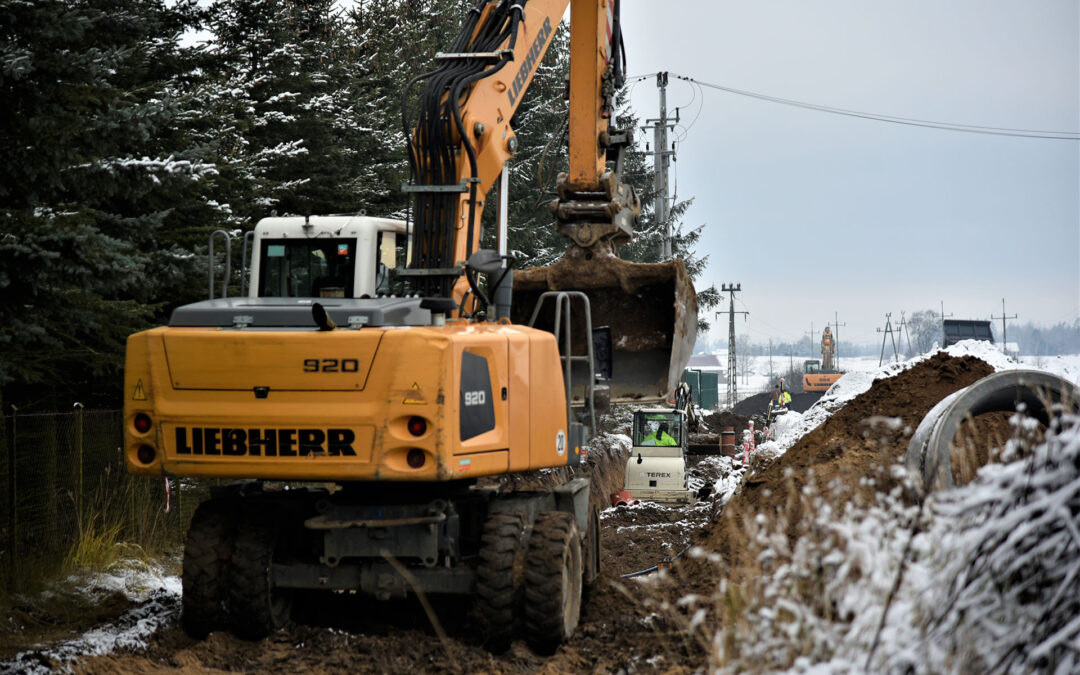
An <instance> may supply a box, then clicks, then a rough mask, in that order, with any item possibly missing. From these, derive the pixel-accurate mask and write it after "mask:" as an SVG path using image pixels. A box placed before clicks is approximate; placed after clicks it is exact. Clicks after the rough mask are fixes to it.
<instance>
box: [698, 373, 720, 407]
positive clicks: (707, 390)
mask: <svg viewBox="0 0 1080 675" xmlns="http://www.w3.org/2000/svg"><path fill="white" fill-rule="evenodd" d="M700 380H701V403H700V404H699V405H700V406H701V407H702V408H705V409H710V410H711V409H713V408H716V407H717V406H719V405H720V373H715V372H714V373H708V372H702V373H701V378H700Z"/></svg>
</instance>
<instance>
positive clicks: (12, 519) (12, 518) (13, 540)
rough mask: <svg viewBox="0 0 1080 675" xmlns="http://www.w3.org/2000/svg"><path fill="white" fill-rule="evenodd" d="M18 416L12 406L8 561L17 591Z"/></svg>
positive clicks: (10, 580)
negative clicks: (16, 449) (9, 558)
mask: <svg viewBox="0 0 1080 675" xmlns="http://www.w3.org/2000/svg"><path fill="white" fill-rule="evenodd" d="M18 417H19V409H18V408H16V407H15V406H14V405H13V406H11V436H10V442H9V443H8V554H9V555H10V556H11V560H10V561H9V563H8V590H9V591H11V592H14V591H15V563H16V561H17V560H18V559H19V552H18V551H17V550H16V546H18V541H19V539H18V536H17V535H16V532H15V528H17V527H18V525H19V520H18V517H17V516H16V515H15V504H16V499H15V490H16V485H15V477H16V476H17V475H18V472H17V471H16V468H15V454H16V452H15V427H16V420H17V419H18Z"/></svg>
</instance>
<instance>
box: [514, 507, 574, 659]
mask: <svg viewBox="0 0 1080 675" xmlns="http://www.w3.org/2000/svg"><path fill="white" fill-rule="evenodd" d="M581 582H582V560H581V539H580V537H579V536H578V528H577V521H575V520H574V516H573V514H570V513H565V512H562V511H544V512H543V513H541V514H539V515H538V516H537V517H536V522H535V523H534V524H533V530H532V534H531V535H530V536H529V553H528V559H527V560H526V563H525V629H526V630H525V634H526V639H527V641H528V643H529V646H530V647H532V649H533V651H535V652H536V653H538V654H552V653H554V652H555V650H556V649H558V647H559V645H560V644H562V643H563V642H565V641H566V640H567V639H569V637H570V636H571V635H573V634H574V629H575V628H577V624H578V619H579V618H581V586H582V583H581Z"/></svg>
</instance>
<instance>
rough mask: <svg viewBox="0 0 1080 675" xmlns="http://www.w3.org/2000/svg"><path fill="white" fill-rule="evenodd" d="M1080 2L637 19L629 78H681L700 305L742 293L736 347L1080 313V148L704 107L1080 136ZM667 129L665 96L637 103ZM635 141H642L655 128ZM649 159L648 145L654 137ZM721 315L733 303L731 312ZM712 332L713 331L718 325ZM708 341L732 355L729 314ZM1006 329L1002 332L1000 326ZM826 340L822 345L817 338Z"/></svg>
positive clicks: (687, 9)
mask: <svg viewBox="0 0 1080 675" xmlns="http://www.w3.org/2000/svg"><path fill="white" fill-rule="evenodd" d="M1078 7H1080V3H1077V1H1076V0H1012V1H998V0H902V1H900V0H893V1H886V2H866V1H865V0H864V1H858V0H828V1H820V0H814V1H809V0H790V1H777V0H768V1H764V0H758V1H755V2H734V1H729V0H723V1H717V0H665V1H664V2H659V1H653V0H648V1H646V0H636V1H630V2H624V3H623V8H622V19H623V31H624V35H625V40H626V45H627V58H628V71H629V74H630V75H645V74H649V73H655V72H657V71H662V70H664V71H669V72H671V73H672V77H671V79H670V86H669V87H668V106H669V111H670V113H671V114H674V108H675V107H680V108H681V110H680V117H681V119H682V126H681V127H680V128H679V129H677V134H676V138H677V139H681V140H680V142H679V143H678V145H677V151H678V154H677V162H676V164H675V165H674V166H675V171H674V172H673V174H672V178H673V181H675V180H677V189H678V193H677V197H678V198H679V199H685V198H691V197H692V198H693V199H694V203H693V205H692V206H691V208H690V210H689V212H688V214H687V216H686V218H685V220H684V224H685V225H686V226H697V225H704V226H705V230H704V236H703V238H702V244H701V248H700V250H699V253H707V254H708V255H709V268H708V271H707V272H706V273H705V275H704V278H703V279H701V280H699V282H698V285H699V286H702V285H704V286H707V285H709V284H712V283H715V284H716V285H717V287H719V286H720V284H721V283H728V282H738V283H741V284H742V288H743V291H742V293H740V294H737V296H736V305H737V307H736V309H740V310H749V311H750V316H749V318H748V320H747V321H745V322H744V321H743V319H742V318H741V317H740V318H739V319H738V322H737V333H739V334H742V333H744V332H745V333H748V334H749V336H750V337H751V339H752V340H754V341H757V342H764V341H766V340H768V339H769V338H770V337H771V338H774V339H778V340H784V341H790V340H795V339H798V338H800V337H802V336H803V334H804V333H805V332H808V331H810V328H811V322H813V328H814V331H815V333H818V334H820V331H821V328H822V327H823V326H824V324H825V322H827V321H832V320H833V318H834V313H837V314H838V315H839V320H840V322H841V323H842V324H846V326H841V327H840V337H841V338H842V339H845V340H852V341H856V342H877V341H880V339H881V336H880V335H878V333H877V332H876V329H877V328H879V327H884V325H885V324H884V322H885V313H886V312H892V315H893V320H894V321H897V320H899V318H900V312H901V311H907V312H908V314H910V313H911V312H912V311H914V310H923V309H934V310H938V308H939V307H940V303H941V302H944V308H945V313H946V314H952V315H953V316H954V317H955V318H990V316H991V315H994V316H1000V315H1001V313H1002V298H1004V299H1005V303H1006V304H1005V310H1006V313H1007V314H1008V315H1013V314H1018V315H1019V321H1020V322H1026V321H1032V322H1035V323H1041V324H1054V323H1057V322H1061V321H1066V322H1072V321H1074V320H1076V319H1077V318H1078V316H1080V200H1078V194H1080V142H1078V141H1076V140H1046V139H1033V138H1016V137H1009V136H998V135H983V134H974V133H961V132H955V131H942V130H938V129H927V128H920V127H915V126H906V125H899V124H890V123H884V122H878V121H872V120H866V119H857V118H853V117H847V116H841V115H835V114H829V113H823V112H817V111H812V110H805V109H802V108H797V107H789V106H784V105H778V104H776V103H770V102H765V101H760V100H756V99H753V98H748V97H743V96H738V95H733V94H729V93H724V92H721V91H716V90H711V89H696V90H695V88H694V87H692V86H691V85H690V84H688V83H686V82H684V81H682V80H678V79H676V78H675V75H676V74H678V75H684V76H689V77H692V78H695V79H697V80H700V81H704V82H708V83H712V84H718V85H722V86H725V87H731V88H736V89H742V90H747V91H751V92H756V93H760V94H765V95H769V96H774V97H779V98H784V99H793V100H797V101H802V102H807V103H813V104H818V105H824V106H830V107H834V108H843V109H849V110H855V111H860V112H869V113H875V114H882V115H889V116H895V117H903V118H912V119H919V120H931V121H940V122H947V123H958V124H966V125H979V126H986V127H1001V128H1013V129H1033V130H1050V131H1065V132H1072V133H1073V134H1075V133H1076V132H1077V131H1080V40H1078V35H1080V12H1078ZM631 98H632V102H633V105H634V107H635V109H636V110H637V112H638V114H639V115H640V117H641V118H642V119H643V120H644V119H645V118H653V117H656V116H657V114H658V109H657V88H656V80H655V78H654V77H650V78H647V79H645V80H642V81H640V82H639V83H637V84H636V86H634V88H633V91H632V94H631ZM638 133H644V132H641V131H639V132H638ZM647 136H648V137H649V139H650V140H651V137H652V134H651V131H650V132H647ZM723 308H724V309H726V308H727V303H726V301H725V303H724V307H723ZM712 318H714V319H715V317H712ZM714 325H719V326H720V327H721V329H720V331H719V332H717V330H716V329H715V328H714V330H713V337H714V338H715V337H721V338H723V339H726V336H727V321H726V316H723V317H721V320H720V321H718V322H715V321H714ZM998 325H1000V323H999V324H998ZM815 341H816V339H815Z"/></svg>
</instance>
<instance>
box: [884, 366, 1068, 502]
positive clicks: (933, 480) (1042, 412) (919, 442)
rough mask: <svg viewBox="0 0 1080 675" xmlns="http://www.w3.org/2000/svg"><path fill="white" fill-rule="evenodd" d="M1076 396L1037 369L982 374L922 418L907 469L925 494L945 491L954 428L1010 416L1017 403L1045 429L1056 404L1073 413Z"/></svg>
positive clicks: (1064, 384)
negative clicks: (1002, 414)
mask: <svg viewBox="0 0 1080 675" xmlns="http://www.w3.org/2000/svg"><path fill="white" fill-rule="evenodd" d="M1077 394H1078V391H1077V388H1076V387H1075V386H1074V385H1073V384H1072V383H1071V382H1068V381H1067V380H1063V379H1061V378H1060V377H1058V376H1056V375H1051V374H1050V373H1045V372H1042V371H1038V370H1007V371H1003V372H1000V373H994V374H993V375H988V376H986V377H984V378H983V379H981V380H979V381H978V382H976V383H975V384H973V385H971V386H969V387H965V388H963V389H961V390H959V391H956V392H954V393H952V394H950V395H949V396H946V397H945V398H944V399H942V400H941V401H940V402H939V403H938V404H937V405H936V406H934V407H933V408H932V409H931V410H930V412H929V413H927V414H926V417H924V418H923V420H922V422H921V423H920V424H919V428H918V429H916V430H915V435H914V436H912V437H911V442H910V443H909V444H908V449H907V455H906V456H905V463H906V464H907V468H908V470H909V471H911V472H912V473H915V474H918V475H919V476H921V477H922V482H923V486H924V487H925V488H926V490H927V491H928V492H929V491H931V490H934V489H940V488H945V489H948V488H951V487H953V477H952V442H953V439H955V438H956V432H957V431H958V430H959V428H960V424H961V423H962V422H963V421H964V420H965V419H967V418H968V417H969V416H970V417H976V416H978V415H982V414H984V413H989V412H1013V411H1015V410H1016V407H1017V405H1019V404H1020V403H1023V404H1024V405H1025V406H1026V408H1025V414H1028V415H1031V416H1032V417H1035V418H1036V419H1038V420H1039V421H1040V422H1042V423H1043V424H1044V425H1047V426H1049V424H1050V418H1051V417H1052V416H1054V415H1056V414H1058V412H1059V411H1058V410H1057V409H1058V408H1059V405H1061V406H1064V407H1065V408H1067V409H1069V410H1071V411H1074V412H1075V411H1077V410H1078V407H1077V406H1078V399H1077ZM1048 407H1049V408H1050V409H1049V410H1048V409H1047V408H1048Z"/></svg>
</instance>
